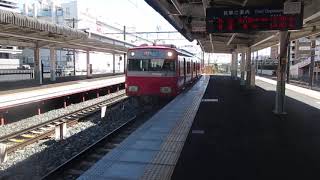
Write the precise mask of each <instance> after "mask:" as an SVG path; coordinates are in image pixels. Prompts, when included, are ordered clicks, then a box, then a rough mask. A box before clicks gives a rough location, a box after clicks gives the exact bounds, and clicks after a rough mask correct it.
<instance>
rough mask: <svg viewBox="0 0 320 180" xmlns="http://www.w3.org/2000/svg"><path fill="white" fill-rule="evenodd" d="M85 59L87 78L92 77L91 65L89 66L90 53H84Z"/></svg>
mask: <svg viewBox="0 0 320 180" xmlns="http://www.w3.org/2000/svg"><path fill="white" fill-rule="evenodd" d="M86 55H87V56H86V57H87V78H90V77H91V76H92V65H91V64H90V51H89V50H87V52H86Z"/></svg>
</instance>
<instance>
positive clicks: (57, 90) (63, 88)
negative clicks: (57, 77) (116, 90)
mask: <svg viewBox="0 0 320 180" xmlns="http://www.w3.org/2000/svg"><path fill="white" fill-rule="evenodd" d="M124 82H125V76H124V75H116V76H108V77H101V78H94V79H85V80H78V81H68V82H61V83H55V84H48V85H41V86H37V87H29V88H22V89H17V90H10V91H0V110H2V109H8V108H10V107H15V106H20V105H24V104H28V103H34V102H40V101H43V100H48V99H53V98H57V97H63V96H68V95H71V94H75V93H81V92H86V91H90V90H94V89H99V88H103V87H107V86H111V85H116V84H120V83H124Z"/></svg>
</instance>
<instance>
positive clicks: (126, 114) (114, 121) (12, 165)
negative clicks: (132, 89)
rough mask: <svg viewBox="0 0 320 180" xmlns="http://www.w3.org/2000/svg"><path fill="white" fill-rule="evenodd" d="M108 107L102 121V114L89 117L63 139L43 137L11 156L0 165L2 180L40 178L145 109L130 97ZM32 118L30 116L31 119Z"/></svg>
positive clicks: (69, 131) (0, 177)
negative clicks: (56, 139) (46, 138)
mask: <svg viewBox="0 0 320 180" xmlns="http://www.w3.org/2000/svg"><path fill="white" fill-rule="evenodd" d="M122 106H123V104H122V103H121V104H117V105H115V106H113V107H112V108H109V109H108V110H107V115H106V117H105V118H104V119H103V120H100V114H99V113H96V114H95V115H93V116H91V117H88V118H86V119H85V120H83V121H82V122H79V123H78V124H76V125H74V126H72V127H70V128H68V133H67V138H66V139H65V140H63V141H55V140H53V139H48V140H42V141H39V142H37V143H34V144H31V145H29V146H27V147H24V148H23V149H20V150H18V151H16V152H14V153H11V154H9V155H8V160H7V161H6V162H5V163H2V164H1V165H0V179H10V180H11V179H13V180H15V179H19V180H20V179H28V180H30V179H39V178H41V177H42V176H44V175H45V174H46V173H48V172H50V171H51V170H53V169H54V168H56V167H57V166H58V165H60V164H61V163H63V162H65V161H66V160H68V159H69V158H71V157H72V156H74V155H76V154H77V153H78V152H80V151H81V150H83V149H84V148H86V147H87V146H88V145H90V144H92V143H93V142H95V141H96V140H97V139H100V138H101V137H103V136H104V135H105V134H107V133H108V132H111V131H112V130H113V129H115V128H117V127H119V126H120V125H121V124H123V123H124V122H126V121H128V120H129V119H130V118H132V117H134V116H135V115H137V114H138V113H140V112H141V108H140V107H139V106H138V105H137V104H134V103H131V101H130V100H127V101H125V102H124V107H125V108H121V107H122ZM28 119H29V118H28Z"/></svg>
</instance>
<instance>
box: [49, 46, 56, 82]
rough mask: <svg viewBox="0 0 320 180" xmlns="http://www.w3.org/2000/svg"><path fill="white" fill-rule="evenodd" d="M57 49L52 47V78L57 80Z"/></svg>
mask: <svg viewBox="0 0 320 180" xmlns="http://www.w3.org/2000/svg"><path fill="white" fill-rule="evenodd" d="M56 62H57V59H56V50H55V48H54V47H50V80H51V81H56Z"/></svg>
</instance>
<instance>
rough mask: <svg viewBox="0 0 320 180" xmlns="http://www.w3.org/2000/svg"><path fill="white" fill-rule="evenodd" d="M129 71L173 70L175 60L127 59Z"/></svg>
mask: <svg viewBox="0 0 320 180" xmlns="http://www.w3.org/2000/svg"><path fill="white" fill-rule="evenodd" d="M128 63H129V64H128V70H129V71H165V72H167V71H175V67H176V66H175V61H172V60H167V59H129V61H128Z"/></svg>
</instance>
